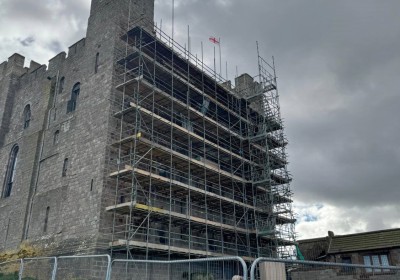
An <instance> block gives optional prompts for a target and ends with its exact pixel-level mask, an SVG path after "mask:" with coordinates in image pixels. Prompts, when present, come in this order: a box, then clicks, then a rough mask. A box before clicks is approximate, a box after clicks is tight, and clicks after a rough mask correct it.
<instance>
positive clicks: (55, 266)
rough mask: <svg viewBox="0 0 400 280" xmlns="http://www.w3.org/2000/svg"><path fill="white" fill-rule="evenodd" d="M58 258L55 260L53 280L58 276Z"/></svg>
mask: <svg viewBox="0 0 400 280" xmlns="http://www.w3.org/2000/svg"><path fill="white" fill-rule="evenodd" d="M57 259H58V258H57V257H55V258H54V267H53V272H52V274H51V280H56V275H57V264H58V262H57Z"/></svg>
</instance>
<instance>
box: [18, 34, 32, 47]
mask: <svg viewBox="0 0 400 280" xmlns="http://www.w3.org/2000/svg"><path fill="white" fill-rule="evenodd" d="M18 41H19V42H20V43H21V45H22V46H24V47H29V46H30V45H32V44H33V43H34V42H35V38H34V37H32V36H29V37H26V38H25V39H18Z"/></svg>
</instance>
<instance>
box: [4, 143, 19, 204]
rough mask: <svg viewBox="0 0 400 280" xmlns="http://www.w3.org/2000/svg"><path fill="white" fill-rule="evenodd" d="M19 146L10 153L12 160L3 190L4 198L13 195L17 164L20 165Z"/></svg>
mask: <svg viewBox="0 0 400 280" xmlns="http://www.w3.org/2000/svg"><path fill="white" fill-rule="evenodd" d="M18 151H19V147H18V145H15V146H14V147H13V148H12V150H11V153H10V158H9V161H8V167H7V173H6V180H5V185H4V188H3V198H6V197H9V196H10V195H11V190H12V188H13V186H14V180H15V173H16V171H17V163H18Z"/></svg>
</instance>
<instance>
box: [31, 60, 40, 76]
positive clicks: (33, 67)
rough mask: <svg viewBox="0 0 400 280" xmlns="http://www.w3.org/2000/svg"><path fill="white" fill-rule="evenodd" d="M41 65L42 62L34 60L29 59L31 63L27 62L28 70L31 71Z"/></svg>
mask: <svg viewBox="0 0 400 280" xmlns="http://www.w3.org/2000/svg"><path fill="white" fill-rule="evenodd" d="M41 66H42V64H40V63H37V62H36V61H34V60H31V63H30V64H29V72H30V73H32V72H33V71H35V70H36V69H38V68H39V67H41Z"/></svg>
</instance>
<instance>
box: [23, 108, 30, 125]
mask: <svg viewBox="0 0 400 280" xmlns="http://www.w3.org/2000/svg"><path fill="white" fill-rule="evenodd" d="M30 122H31V106H30V105H29V104H28V105H26V106H25V109H24V129H27V128H28V127H29V124H30Z"/></svg>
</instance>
